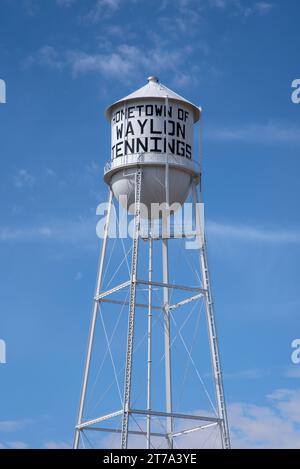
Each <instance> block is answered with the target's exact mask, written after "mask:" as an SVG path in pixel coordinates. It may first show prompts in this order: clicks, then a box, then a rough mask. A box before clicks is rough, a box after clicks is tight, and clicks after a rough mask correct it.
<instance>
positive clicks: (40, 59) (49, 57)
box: [23, 45, 66, 70]
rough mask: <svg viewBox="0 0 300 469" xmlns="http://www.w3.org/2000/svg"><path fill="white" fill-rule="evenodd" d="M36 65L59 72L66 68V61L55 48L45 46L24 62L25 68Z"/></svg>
mask: <svg viewBox="0 0 300 469" xmlns="http://www.w3.org/2000/svg"><path fill="white" fill-rule="evenodd" d="M35 64H37V65H42V66H46V67H49V68H52V69H56V70H58V69H62V68H63V67H64V66H66V61H65V60H64V57H63V55H62V54H60V53H59V52H58V51H57V50H56V49H55V48H54V47H52V46H49V45H45V46H43V47H41V48H40V49H38V50H37V51H36V52H35V53H33V54H31V55H30V56H29V57H27V58H26V59H25V60H24V61H23V65H24V67H25V68H26V67H30V66H31V65H35Z"/></svg>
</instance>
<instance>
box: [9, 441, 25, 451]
mask: <svg viewBox="0 0 300 469" xmlns="http://www.w3.org/2000/svg"><path fill="white" fill-rule="evenodd" d="M7 446H8V448H11V449H27V448H29V445H28V444H27V443H25V442H24V441H10V442H8V443H7Z"/></svg>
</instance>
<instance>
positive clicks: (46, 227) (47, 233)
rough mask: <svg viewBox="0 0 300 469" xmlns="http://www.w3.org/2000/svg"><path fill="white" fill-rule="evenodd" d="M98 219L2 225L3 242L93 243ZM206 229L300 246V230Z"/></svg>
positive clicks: (212, 226) (233, 236)
mask: <svg viewBox="0 0 300 469" xmlns="http://www.w3.org/2000/svg"><path fill="white" fill-rule="evenodd" d="M97 221H98V219H96V217H91V218H86V217H85V218H78V219H74V220H49V221H48V222H47V223H44V224H40V225H34V224H31V226H21V227H9V226H2V227H1V226H0V242H11V241H26V242H30V241H37V240H40V241H56V242H65V241H71V242H73V243H77V242H79V243H80V242H84V241H92V240H93V237H94V236H96V232H95V229H96V223H97ZM206 228H207V231H208V233H209V235H210V236H213V237H216V238H219V239H228V240H230V241H241V242H245V243H269V244H299V243H300V231H297V230H288V229H286V230H282V229H280V228H278V229H273V230H264V229H263V228H259V227H255V226H247V225H239V224H223V223H217V222H214V221H211V220H210V221H208V222H207V223H206Z"/></svg>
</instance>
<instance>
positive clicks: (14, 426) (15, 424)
mask: <svg viewBox="0 0 300 469" xmlns="http://www.w3.org/2000/svg"><path fill="white" fill-rule="evenodd" d="M23 426H24V422H23V421H21V420H0V432H14V431H16V430H20V429H21V428H23Z"/></svg>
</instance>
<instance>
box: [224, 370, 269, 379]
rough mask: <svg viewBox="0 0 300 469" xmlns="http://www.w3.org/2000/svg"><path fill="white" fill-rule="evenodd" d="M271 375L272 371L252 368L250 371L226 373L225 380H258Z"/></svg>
mask: <svg viewBox="0 0 300 469" xmlns="http://www.w3.org/2000/svg"><path fill="white" fill-rule="evenodd" d="M270 374H271V371H270V370H263V369H260V368H250V369H249V370H242V371H236V372H233V373H224V379H225V380H228V379H230V380H231V379H245V380H250V381H251V380H257V379H261V378H265V377H266V376H269V375H270Z"/></svg>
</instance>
